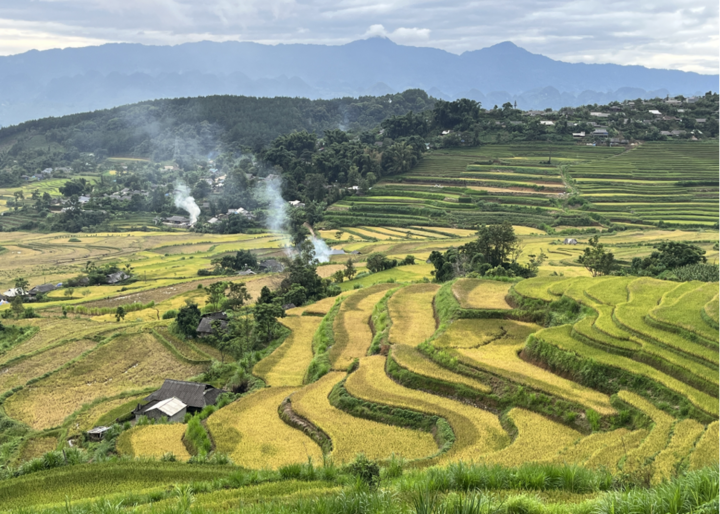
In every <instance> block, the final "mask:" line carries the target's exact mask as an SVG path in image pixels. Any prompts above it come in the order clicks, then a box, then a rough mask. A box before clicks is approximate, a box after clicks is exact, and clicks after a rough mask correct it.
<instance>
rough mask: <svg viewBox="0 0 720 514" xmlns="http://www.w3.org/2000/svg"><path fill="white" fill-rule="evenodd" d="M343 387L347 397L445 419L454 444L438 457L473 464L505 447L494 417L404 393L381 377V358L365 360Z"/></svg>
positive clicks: (455, 403) (417, 393) (442, 400)
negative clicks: (471, 462)
mask: <svg viewBox="0 0 720 514" xmlns="http://www.w3.org/2000/svg"><path fill="white" fill-rule="evenodd" d="M345 386H346V388H347V390H348V392H349V393H350V394H352V395H353V396H355V397H358V398H362V399H364V400H367V401H370V402H374V403H380V404H384V405H390V406H394V407H402V408H405V409H410V410H416V411H420V412H424V413H426V414H434V415H437V416H440V417H442V418H445V419H446V420H447V422H448V423H449V424H450V426H451V427H452V429H453V431H454V432H455V438H456V439H455V444H453V446H452V447H451V448H450V450H449V451H448V452H447V453H445V454H443V455H442V456H441V457H440V459H439V460H440V461H441V462H447V461H450V460H457V459H463V460H475V459H477V457H478V456H480V455H482V454H485V453H489V452H492V451H496V450H499V449H501V448H503V447H505V446H507V444H509V438H508V436H507V434H506V433H505V431H504V430H503V429H502V427H501V426H500V422H499V420H498V418H497V416H495V415H493V414H491V413H490V412H487V411H485V410H482V409H478V408H477V407H472V406H469V405H466V404H463V403H461V402H458V401H455V400H450V399H447V398H442V397H439V396H435V395H432V394H429V393H426V392H423V391H417V390H414V389H408V388H406V387H403V386H401V385H399V384H397V383H395V382H393V381H392V380H391V379H390V378H389V377H388V376H387V375H386V374H385V359H384V358H383V357H382V356H373V357H366V358H365V359H363V360H362V361H361V363H360V367H359V369H358V370H357V371H355V372H354V373H352V374H350V376H349V377H348V379H347V381H346V383H345Z"/></svg>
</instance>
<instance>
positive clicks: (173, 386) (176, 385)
mask: <svg viewBox="0 0 720 514" xmlns="http://www.w3.org/2000/svg"><path fill="white" fill-rule="evenodd" d="M224 392H225V391H223V390H222V389H217V388H215V387H213V386H211V385H209V384H203V383H197V382H185V381H182V380H172V379H169V378H166V379H165V382H163V385H162V387H161V388H160V389H158V390H157V391H155V392H154V393H152V394H151V395H149V396H147V397H146V398H145V400H144V401H146V402H148V403H146V404H145V405H140V404H138V406H137V407H136V408H135V410H134V411H133V414H134V415H135V419H138V418H139V417H140V416H145V415H146V413H147V412H148V411H154V410H156V409H154V407H155V406H156V405H158V404H159V403H160V402H163V401H165V400H172V399H175V400H178V401H179V402H181V403H182V404H184V405H185V412H189V413H190V414H195V413H197V412H200V411H201V410H203V409H204V408H205V407H207V406H208V405H215V402H217V399H218V397H219V396H220V395H221V394H222V393H224ZM165 405H168V404H165ZM177 407H178V404H177V403H173V404H171V406H170V407H168V408H166V409H165V410H167V411H169V412H170V411H172V410H173V409H174V408H177ZM160 412H161V413H162V410H160ZM178 412H179V411H178ZM154 415H156V414H151V416H154ZM163 415H166V414H164V413H162V414H161V417H162V416H163ZM184 416H185V414H184V413H183V417H184Z"/></svg>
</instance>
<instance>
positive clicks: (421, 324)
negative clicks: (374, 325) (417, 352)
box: [388, 284, 440, 346]
mask: <svg viewBox="0 0 720 514" xmlns="http://www.w3.org/2000/svg"><path fill="white" fill-rule="evenodd" d="M438 289H440V286H439V285H437V284H412V285H409V286H405V287H403V288H402V289H400V290H399V291H397V292H396V293H395V294H393V295H392V297H390V300H389V301H388V310H389V312H390V319H391V320H392V326H391V327H390V342H391V343H393V344H406V345H409V346H417V345H418V344H420V343H422V342H423V341H425V340H426V339H428V338H429V337H430V336H432V335H433V333H434V332H435V312H434V309H433V305H434V300H433V299H434V297H435V294H436V293H437V291H438Z"/></svg>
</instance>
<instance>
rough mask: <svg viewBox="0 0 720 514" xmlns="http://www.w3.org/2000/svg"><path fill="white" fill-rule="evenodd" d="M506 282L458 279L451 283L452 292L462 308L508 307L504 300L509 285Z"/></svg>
mask: <svg viewBox="0 0 720 514" xmlns="http://www.w3.org/2000/svg"><path fill="white" fill-rule="evenodd" d="M511 285H512V284H508V283H507V282H495V281H492V280H475V279H471V278H464V279H460V280H458V281H456V282H455V284H453V294H454V295H455V298H457V299H458V301H459V302H460V306H461V307H462V308H463V309H501V310H504V309H510V308H511V307H510V305H508V303H507V301H506V300H505V296H507V294H508V291H509V290H510V286H511Z"/></svg>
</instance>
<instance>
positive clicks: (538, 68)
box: [0, 38, 718, 126]
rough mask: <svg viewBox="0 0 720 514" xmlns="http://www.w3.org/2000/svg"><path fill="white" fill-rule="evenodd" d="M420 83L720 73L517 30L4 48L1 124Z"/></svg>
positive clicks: (658, 85)
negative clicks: (625, 58) (564, 53)
mask: <svg viewBox="0 0 720 514" xmlns="http://www.w3.org/2000/svg"><path fill="white" fill-rule="evenodd" d="M409 88H421V89H424V90H425V91H427V92H428V93H429V94H430V95H432V96H434V97H436V98H441V99H446V100H451V99H456V98H462V97H465V98H472V99H474V100H477V101H480V102H481V103H482V104H483V106H485V107H492V106H493V105H502V104H503V103H505V102H508V101H509V102H517V106H518V108H522V109H545V108H548V107H550V108H554V109H557V108H560V107H564V106H576V105H584V104H593V103H598V104H604V103H608V102H610V101H613V100H619V101H621V100H625V99H635V98H651V97H657V96H665V95H667V94H671V95H676V94H684V95H694V94H704V93H705V92H706V91H710V90H712V91H717V89H718V75H701V74H698V73H692V72H683V71H677V70H662V69H650V68H645V67H642V66H620V65H616V64H583V63H566V62H562V61H556V60H553V59H550V58H549V57H545V56H543V55H538V54H533V53H531V52H528V51H527V50H524V49H522V48H520V47H518V46H516V45H515V44H513V43H511V42H504V43H500V44H497V45H494V46H491V47H488V48H483V49H481V50H476V51H470V52H465V53H463V54H461V55H456V54H452V53H449V52H446V51H444V50H439V49H436V48H424V47H412V46H403V45H398V44H395V43H393V42H392V41H390V40H389V39H386V38H370V39H365V40H359V41H354V42H352V43H348V44H346V45H339V46H325V45H302V44H287V45H274V46H273V45H262V44H258V43H248V42H223V43H214V42H207V41H205V42H199V43H186V44H181V45H177V46H146V45H140V44H125V43H120V44H106V45H101V46H92V47H83V48H68V49H62V50H59V49H58V50H45V51H37V50H32V51H29V52H26V53H23V54H18V55H11V56H5V57H0V126H8V125H12V124H17V123H20V122H23V121H27V120H30V119H36V118H41V117H47V116H60V115H64V114H71V113H77V112H85V111H91V110H96V109H104V108H108V107H114V106H118V105H123V104H128V103H133V102H138V101H143V100H150V99H156V98H175V97H194V96H208V95H216V94H234V95H246V96H266V97H272V96H290V97H296V96H299V97H307V98H311V99H315V98H338V97H346V96H352V97H358V96H363V95H384V94H388V93H394V92H399V91H403V90H405V89H409Z"/></svg>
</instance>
